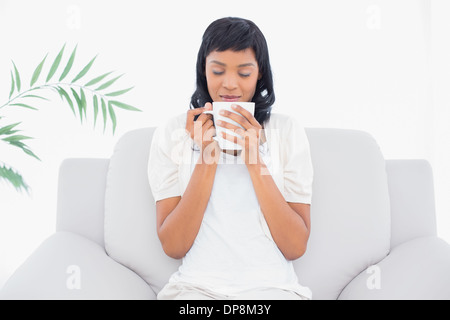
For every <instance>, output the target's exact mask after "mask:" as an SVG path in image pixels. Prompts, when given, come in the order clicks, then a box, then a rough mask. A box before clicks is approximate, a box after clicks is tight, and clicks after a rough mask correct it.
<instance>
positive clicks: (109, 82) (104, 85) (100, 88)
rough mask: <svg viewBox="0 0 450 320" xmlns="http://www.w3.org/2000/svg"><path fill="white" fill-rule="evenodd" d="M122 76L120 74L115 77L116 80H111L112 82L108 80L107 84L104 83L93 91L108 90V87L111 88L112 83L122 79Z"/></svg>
mask: <svg viewBox="0 0 450 320" xmlns="http://www.w3.org/2000/svg"><path fill="white" fill-rule="evenodd" d="M122 76H123V74H121V75H120V76H118V77H116V78H114V79H112V80H109V81H108V82H105V83H104V84H102V85H101V86H100V87H98V88H97V89H95V90H96V91H100V90H103V89H106V88H108V87H109V86H111V85H112V84H113V83H114V82H116V81H117V79H119V78H120V77H122Z"/></svg>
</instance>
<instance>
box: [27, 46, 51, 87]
mask: <svg viewBox="0 0 450 320" xmlns="http://www.w3.org/2000/svg"><path fill="white" fill-rule="evenodd" d="M47 56H48V53H47V54H46V55H45V58H44V59H43V60H42V62H41V63H39V65H38V66H37V67H36V70H34V72H33V76H32V77H31V82H30V87H32V86H33V84H35V83H36V81H37V79H38V78H39V75H40V74H41V71H42V67H43V66H44V62H45V59H47Z"/></svg>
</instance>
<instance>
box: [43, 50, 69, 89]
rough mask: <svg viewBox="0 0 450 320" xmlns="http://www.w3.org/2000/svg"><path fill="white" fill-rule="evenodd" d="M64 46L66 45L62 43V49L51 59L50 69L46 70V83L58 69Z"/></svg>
mask: <svg viewBox="0 0 450 320" xmlns="http://www.w3.org/2000/svg"><path fill="white" fill-rule="evenodd" d="M65 47H66V44H64V46H63V47H62V49H61V50H60V51H59V53H58V55H57V56H56V58H55V61H53V64H52V66H51V67H50V71H49V72H48V75H47V79H46V80H45V82H46V83H47V82H49V81H50V79H51V78H52V77H53V75H54V74H55V72H56V70H57V69H58V67H59V64H60V63H61V58H62V56H63V53H64V48H65Z"/></svg>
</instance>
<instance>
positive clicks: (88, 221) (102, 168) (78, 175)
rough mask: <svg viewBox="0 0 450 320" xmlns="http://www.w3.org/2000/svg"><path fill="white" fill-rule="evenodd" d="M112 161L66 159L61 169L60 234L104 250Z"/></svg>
mask: <svg viewBox="0 0 450 320" xmlns="http://www.w3.org/2000/svg"><path fill="white" fill-rule="evenodd" d="M108 166H109V159H65V160H64V161H63V162H62V164H61V166H60V170H59V178H58V200H57V218H56V230H57V231H70V232H73V233H76V234H79V235H81V236H84V237H86V238H87V239H90V240H92V241H94V242H96V243H98V244H99V245H100V246H102V247H104V227H103V222H104V202H105V188H106V174H107V171H108Z"/></svg>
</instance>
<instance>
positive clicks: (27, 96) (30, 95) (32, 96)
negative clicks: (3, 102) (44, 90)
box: [22, 94, 50, 101]
mask: <svg viewBox="0 0 450 320" xmlns="http://www.w3.org/2000/svg"><path fill="white" fill-rule="evenodd" d="M22 98H38V99H42V100H47V101H50V100H49V99H47V98H44V97H40V96H36V95H34V94H27V95H26V96H23V97H22Z"/></svg>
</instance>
